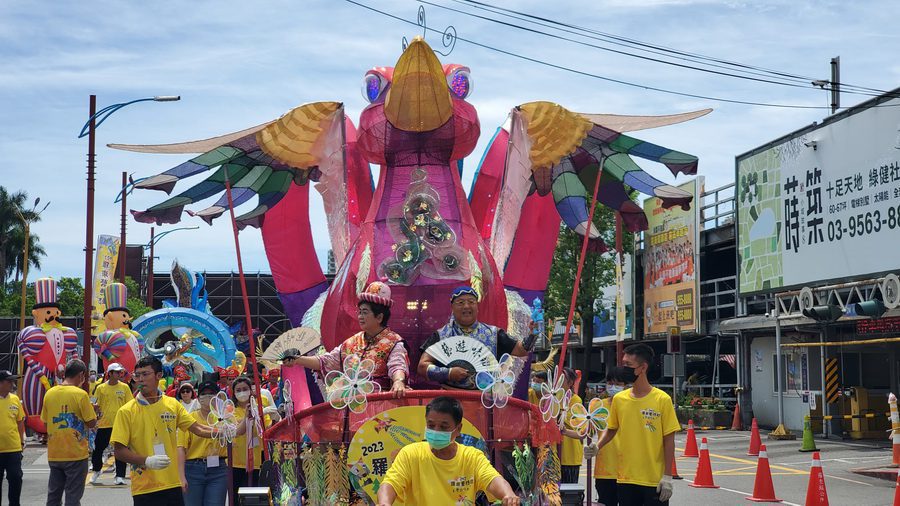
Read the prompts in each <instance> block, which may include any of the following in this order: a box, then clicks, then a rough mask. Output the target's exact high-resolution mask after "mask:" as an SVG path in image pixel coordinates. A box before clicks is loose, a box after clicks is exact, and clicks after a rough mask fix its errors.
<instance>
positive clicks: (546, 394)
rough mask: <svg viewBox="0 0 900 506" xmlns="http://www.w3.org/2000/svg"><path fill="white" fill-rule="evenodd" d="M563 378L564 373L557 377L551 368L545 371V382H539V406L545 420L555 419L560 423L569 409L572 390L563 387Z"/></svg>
mask: <svg viewBox="0 0 900 506" xmlns="http://www.w3.org/2000/svg"><path fill="white" fill-rule="evenodd" d="M564 380H565V376H564V375H562V374H560V375H559V376H558V377H557V375H556V372H555V370H553V369H551V370H549V371H547V382H546V383H541V401H540V408H541V414H542V415H543V417H544V421H545V422H549V421H550V420H556V421H557V423H560V424H561V423H562V420H563V419H564V418H565V414H566V413H567V412H568V411H569V402H571V400H572V391H571V390H567V389H565V388H563V381H564Z"/></svg>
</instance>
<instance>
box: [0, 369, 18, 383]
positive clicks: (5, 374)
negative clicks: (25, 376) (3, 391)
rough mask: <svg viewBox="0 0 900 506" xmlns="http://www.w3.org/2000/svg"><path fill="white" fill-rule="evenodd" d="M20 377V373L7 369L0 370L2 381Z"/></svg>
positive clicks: (0, 379)
mask: <svg viewBox="0 0 900 506" xmlns="http://www.w3.org/2000/svg"><path fill="white" fill-rule="evenodd" d="M15 379H19V375H18V374H13V373H11V372H9V371H7V370H3V371H0V381H6V380H15Z"/></svg>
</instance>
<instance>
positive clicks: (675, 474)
mask: <svg viewBox="0 0 900 506" xmlns="http://www.w3.org/2000/svg"><path fill="white" fill-rule="evenodd" d="M677 462H678V458H677V457H675V456H674V455H672V479H673V480H683V479H684V478H682V477H681V476H678V464H677Z"/></svg>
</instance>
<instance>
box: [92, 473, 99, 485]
mask: <svg viewBox="0 0 900 506" xmlns="http://www.w3.org/2000/svg"><path fill="white" fill-rule="evenodd" d="M98 481H100V471H94V473H93V474H91V482H90V483H91V485H96V484H97V482H98Z"/></svg>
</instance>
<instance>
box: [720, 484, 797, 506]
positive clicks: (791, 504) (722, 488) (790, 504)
mask: <svg viewBox="0 0 900 506" xmlns="http://www.w3.org/2000/svg"><path fill="white" fill-rule="evenodd" d="M719 490H725V491H726V492H732V493H735V494H740V495H744V496H747V497H750V496H751V495H752V494H749V493H747V492H741V491H740V490H734V489H730V488H725V487H719ZM781 504H787V505H788V506H801V505H800V504H797V503H792V502H788V501H782V502H781Z"/></svg>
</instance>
